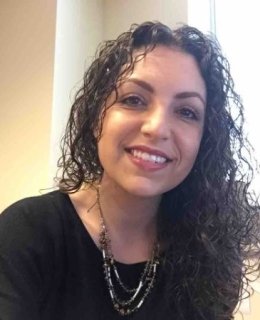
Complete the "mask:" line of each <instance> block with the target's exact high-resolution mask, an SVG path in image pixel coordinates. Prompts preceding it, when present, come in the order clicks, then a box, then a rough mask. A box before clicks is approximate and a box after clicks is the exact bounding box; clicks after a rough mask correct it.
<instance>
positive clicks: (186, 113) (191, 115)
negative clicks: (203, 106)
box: [179, 108, 198, 120]
mask: <svg viewBox="0 0 260 320" xmlns="http://www.w3.org/2000/svg"><path fill="white" fill-rule="evenodd" d="M179 114H180V115H181V116H182V117H184V118H185V119H190V120H198V115H197V113H196V112H195V111H193V110H192V109H190V108H182V109H180V110H179Z"/></svg>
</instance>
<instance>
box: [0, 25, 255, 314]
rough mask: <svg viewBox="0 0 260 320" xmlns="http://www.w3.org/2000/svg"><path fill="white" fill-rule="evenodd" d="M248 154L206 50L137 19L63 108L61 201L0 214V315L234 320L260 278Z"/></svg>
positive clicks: (189, 35) (188, 34)
mask: <svg viewBox="0 0 260 320" xmlns="http://www.w3.org/2000/svg"><path fill="white" fill-rule="evenodd" d="M231 104H232V108H234V106H236V108H237V115H238V116H237V117H236V119H233V118H232V115H231V113H230V105H231ZM248 153H249V154H250V145H249V144H248V143H247V141H246V139H245V138H244V137H243V106H242V104H241V101H240V100H239V97H238V95H237V94H236V93H235V92H234V90H233V81H232V78H231V75H230V73H229V69H228V63H227V61H226V60H225V58H224V57H223V56H222V54H221V52H220V50H219V47H218V45H217V43H216V42H215V41H214V39H211V38H209V37H207V36H205V35H203V34H202V33H201V32H200V31H198V30H197V29H194V28H192V27H188V26H183V27H181V28H179V29H176V30H171V29H170V28H168V27H167V26H165V25H163V24H161V23H159V22H147V23H143V24H141V25H134V26H133V27H132V28H131V29H130V30H129V31H127V32H126V33H123V34H122V35H120V36H119V37H118V38H117V39H116V40H113V41H107V42H105V43H104V44H103V45H102V46H101V47H100V49H99V51H98V52H97V56H96V60H95V61H94V62H93V64H92V65H91V66H90V69H89V70H88V71H87V72H86V74H85V76H84V85H83V87H82V88H81V89H80V90H79V92H78V94H77V96H76V99H75V102H74V104H73V106H72V109H71V113H70V117H69V121H68V125H67V128H66V132H65V135H64V138H63V143H62V157H61V158H60V161H59V163H58V166H59V168H60V170H61V175H60V176H59V178H58V187H59V190H57V191H54V192H51V193H48V194H46V195H43V196H40V197H34V198H29V199H24V200H21V201H19V202H18V203H16V204H14V205H12V206H10V207H9V208H8V209H6V211H5V212H4V213H3V214H2V215H1V216H0V277H1V278H0V280H1V286H0V310H1V316H2V315H3V317H4V319H5V320H16V319H19V320H25V319H35V320H36V319H43V320H45V319H46V320H47V319H48V320H50V319H55V320H58V319H62V320H72V319H86V318H87V319H92V320H95V319H121V318H122V317H126V318H127V319H137V320H138V319H139V320H140V319H151V320H153V319H165V320H167V319H173V318H174V319H177V320H184V319H185V320H190V319H194V320H199V319H201V320H202V319H207V320H213V319H214V320H228V319H233V311H234V309H235V307H236V305H237V303H238V302H239V301H240V300H241V297H242V289H243V288H244V289H245V288H247V282H248V281H247V275H248V274H250V273H251V272H252V271H254V270H257V268H259V242H260V241H259V240H260V239H259V227H260V225H259V224H260V219H259V205H258V203H257V201H256V200H255V199H254V198H253V195H251V194H250V192H249V191H248V190H249V189H248V188H249V186H250V182H251V177H252V173H253V168H252V166H251V164H250V162H249V160H247V157H246V155H247V154H248ZM245 166H246V171H243V170H244V169H245ZM253 257H254V258H255V260H254V261H255V264H254V265H253V264H252V258H253ZM248 259H251V262H250V263H249V262H248ZM14 297H15V298H14Z"/></svg>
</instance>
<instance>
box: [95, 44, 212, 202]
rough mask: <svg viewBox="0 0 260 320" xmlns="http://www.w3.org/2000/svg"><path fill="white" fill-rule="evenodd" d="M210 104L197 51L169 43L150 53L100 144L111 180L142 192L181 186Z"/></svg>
mask: <svg viewBox="0 0 260 320" xmlns="http://www.w3.org/2000/svg"><path fill="white" fill-rule="evenodd" d="M114 98H115V94H114V93H113V94H111V96H110V97H109V99H108V104H109V101H110V102H112V101H113V99H114ZM205 105H206V89H205V83H204V80H203V78H202V76H201V74H200V71H199V68H198V66H197V63H196V61H195V59H194V58H193V57H192V56H191V55H189V54H187V53H184V52H181V51H178V50H177V49H172V48H168V47H164V46H158V47H156V48H155V49H154V50H153V51H152V52H150V53H148V54H147V55H146V57H145V58H144V59H143V60H141V61H139V62H137V63H136V65H135V68H134V71H133V73H132V74H131V75H130V76H129V77H127V79H125V80H124V81H123V82H122V83H121V84H120V85H119V88H118V99H117V101H116V102H115V103H114V104H113V105H112V106H111V107H110V108H108V110H107V111H106V115H105V118H104V121H103V128H102V134H101V139H100V141H99V143H98V153H99V158H100V162H101V164H102V166H103V168H104V175H103V179H104V180H106V183H111V186H112V185H115V186H117V187H119V188H122V189H123V190H124V191H126V192H128V193H130V194H132V195H136V196H141V197H154V196H159V195H161V194H162V193H164V192H166V191H168V190H170V189H172V188H174V187H176V186H178V185H179V184H180V183H181V182H182V181H183V180H184V179H185V177H186V176H187V175H188V174H189V172H190V170H191V169H192V166H193V164H194V162H195V160H196V157H197V154H198V150H199V146H200V142H201V137H202V133H203V125H204V116H205Z"/></svg>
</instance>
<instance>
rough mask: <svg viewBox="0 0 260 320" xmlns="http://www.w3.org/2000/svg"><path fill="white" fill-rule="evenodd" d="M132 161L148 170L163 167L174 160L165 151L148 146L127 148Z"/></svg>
mask: <svg viewBox="0 0 260 320" xmlns="http://www.w3.org/2000/svg"><path fill="white" fill-rule="evenodd" d="M126 152H127V153H128V155H129V157H130V159H131V161H132V162H133V163H134V164H135V165H136V166H138V167H139V168H141V169H143V170H146V171H156V170H160V169H163V168H165V167H166V166H167V164H168V163H169V162H170V161H172V160H171V159H170V158H169V157H168V156H167V155H166V154H165V153H164V152H162V151H160V150H156V149H152V148H149V147H146V146H141V147H140V146H138V147H131V148H126Z"/></svg>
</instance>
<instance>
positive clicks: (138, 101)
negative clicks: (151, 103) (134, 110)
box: [121, 96, 145, 107]
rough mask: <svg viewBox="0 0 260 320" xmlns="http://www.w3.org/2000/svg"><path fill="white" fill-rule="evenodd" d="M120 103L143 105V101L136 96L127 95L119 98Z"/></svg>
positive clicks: (132, 105) (131, 105)
mask: <svg viewBox="0 0 260 320" xmlns="http://www.w3.org/2000/svg"><path fill="white" fill-rule="evenodd" d="M121 103H123V104H125V105H127V106H130V107H134V106H143V105H145V102H144V101H143V100H142V99H141V98H140V97H138V96H129V97H126V98H124V99H122V100H121Z"/></svg>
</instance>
